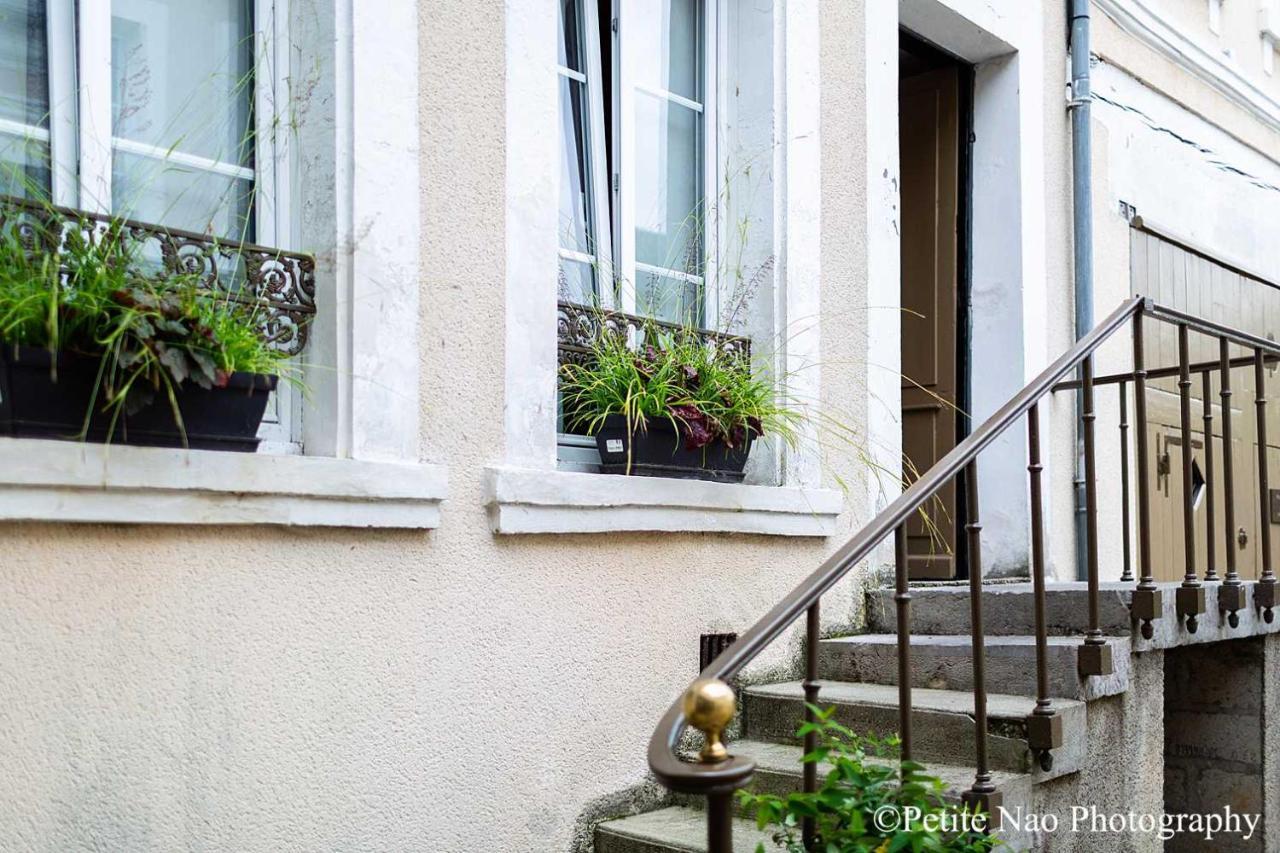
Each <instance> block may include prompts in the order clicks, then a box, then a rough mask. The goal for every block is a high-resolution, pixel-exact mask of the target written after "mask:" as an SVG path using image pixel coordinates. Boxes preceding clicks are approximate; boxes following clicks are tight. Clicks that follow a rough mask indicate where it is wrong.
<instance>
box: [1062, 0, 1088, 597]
mask: <svg viewBox="0 0 1280 853" xmlns="http://www.w3.org/2000/svg"><path fill="white" fill-rule="evenodd" d="M1090 2H1091V0H1067V4H1068V12H1069V14H1070V17H1071V36H1070V39H1071V41H1070V46H1071V99H1070V100H1069V101H1068V102H1067V109H1068V110H1069V111H1070V113H1071V210H1072V224H1073V237H1074V239H1073V240H1072V243H1073V248H1074V252H1075V309H1076V310H1075V332H1076V333H1075V339H1076V340H1079V339H1080V338H1081V337H1083V336H1084V335H1086V334H1088V332H1089V330H1090V329H1092V328H1093V143H1092V137H1091V134H1090V128H1089V123H1090V109H1089V107H1090V100H1091V99H1092V90H1091V89H1090V83H1089V4H1090ZM1082 405H1083V401H1082V398H1081V395H1079V394H1077V395H1076V431H1075V434H1076V466H1075V477H1074V482H1073V485H1074V497H1075V516H1074V518H1075V534H1076V577H1077V578H1079V579H1082V580H1083V579H1084V578H1086V577H1087V576H1088V561H1087V557H1086V555H1087V554H1088V531H1087V527H1086V518H1085V489H1084V486H1085V482H1084V434H1083V430H1082V429H1081V423H1082V421H1081V416H1082V415H1083V408H1082Z"/></svg>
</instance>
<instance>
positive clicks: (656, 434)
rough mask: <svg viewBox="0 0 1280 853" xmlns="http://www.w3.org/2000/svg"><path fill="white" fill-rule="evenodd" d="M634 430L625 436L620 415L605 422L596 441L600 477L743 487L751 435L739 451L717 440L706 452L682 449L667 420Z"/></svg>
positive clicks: (653, 420)
mask: <svg viewBox="0 0 1280 853" xmlns="http://www.w3.org/2000/svg"><path fill="white" fill-rule="evenodd" d="M632 427H633V429H632V431H631V432H630V433H628V432H627V419H626V418H625V417H624V416H622V415H608V416H607V417H606V418H605V419H604V423H603V424H601V427H600V431H599V432H598V433H597V434H596V436H595V439H596V447H597V448H598V449H599V451H600V471H601V472H602V473H605V474H630V475H632V476H635V477H674V478H677V479H681V480H712V481H715V482H719V483H741V482H742V478H743V476H744V470H743V469H745V468H746V465H747V456H748V455H750V453H751V438H752V437H751V436H750V435H748V437H747V440H746V441H745V442H743V443H742V444H741V445H739V446H737V447H729V446H728V445H727V444H725V443H724V442H723V441H719V440H717V441H713V442H712V443H711V444H708V445H707V446H706V447H699V448H693V449H690V448H688V447H686V446H685V436H684V434H683V432H682V431H681V430H679V429H677V427H676V425H675V424H673V423H671V421H669V420H667V419H666V418H651V419H650V420H649V421H648V422H647V423H646V424H645V426H644V427H643V428H641V427H640V426H639V425H638V424H634V423H633V424H632ZM628 463H630V464H629V466H628Z"/></svg>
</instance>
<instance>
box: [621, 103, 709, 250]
mask: <svg viewBox="0 0 1280 853" xmlns="http://www.w3.org/2000/svg"><path fill="white" fill-rule="evenodd" d="M635 101H636V148H635V150H636V180H635V187H634V188H633V192H634V194H635V216H636V260H637V261H638V262H640V263H642V264H650V265H652V266H657V267H665V268H666V269H674V270H680V271H681V272H687V273H689V274H691V275H701V273H702V221H701V219H702V204H701V202H702V192H703V191H702V163H703V157H702V116H701V114H699V113H697V112H695V111H694V110H691V109H689V108H688V107H685V106H681V105H680V104H675V103H672V102H670V101H667V100H666V99H665V98H657V97H653V96H651V95H648V94H645V93H644V92H636V98H635Z"/></svg>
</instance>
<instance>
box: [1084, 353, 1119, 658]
mask: <svg viewBox="0 0 1280 853" xmlns="http://www.w3.org/2000/svg"><path fill="white" fill-rule="evenodd" d="M1081 367H1082V368H1083V369H1082V370H1081V385H1080V394H1081V401H1082V404H1083V405H1082V412H1083V414H1082V415H1081V421H1082V425H1083V427H1084V496H1085V533H1086V538H1087V539H1088V543H1087V547H1088V553H1087V554H1086V558H1087V564H1086V568H1087V570H1088V576H1089V577H1088V580H1089V627H1088V629H1087V630H1086V631H1085V632H1084V643H1083V644H1081V646H1080V650H1079V652H1078V659H1077V663H1078V666H1079V670H1080V674H1081V675H1084V676H1088V675H1109V674H1111V672H1113V671H1114V669H1115V666H1114V665H1113V663H1112V661H1111V646H1109V645H1108V644H1107V641H1106V640H1104V639H1103V638H1102V628H1101V627H1100V622H1101V619H1100V618H1099V614H1098V587H1099V583H1098V456H1097V452H1096V449H1095V448H1094V435H1093V423H1094V421H1095V420H1097V418H1098V416H1097V414H1096V413H1095V412H1094V410H1093V356H1092V355H1091V356H1088V357H1087V358H1086V359H1085V360H1084V364H1083V365H1082V366H1081Z"/></svg>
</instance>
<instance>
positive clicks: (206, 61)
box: [111, 0, 254, 239]
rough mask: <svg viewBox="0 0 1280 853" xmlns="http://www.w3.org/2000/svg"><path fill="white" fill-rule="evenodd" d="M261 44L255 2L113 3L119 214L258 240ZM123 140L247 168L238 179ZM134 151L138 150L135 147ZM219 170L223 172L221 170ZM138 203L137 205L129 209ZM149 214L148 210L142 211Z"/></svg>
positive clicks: (117, 0) (113, 95) (115, 201)
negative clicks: (161, 161) (169, 215)
mask: <svg viewBox="0 0 1280 853" xmlns="http://www.w3.org/2000/svg"><path fill="white" fill-rule="evenodd" d="M253 66H254V40H253V18H252V0H203V2H200V3H185V2H184V3H175V2H164V0H112V4H111V77H112V87H111V116H112V134H113V136H114V137H116V139H117V150H116V153H115V161H114V163H113V170H112V171H113V185H112V200H113V207H114V208H115V209H116V210H117V211H118V212H122V213H126V214H127V215H130V216H135V217H138V218H152V217H153V213H154V212H155V211H157V210H171V211H174V214H173V215H174V216H177V217H178V218H177V219H166V220H164V224H167V225H174V226H176V227H184V228H193V229H195V230H201V231H203V230H206V229H208V228H211V227H212V228H213V233H215V234H218V235H219V236H224V237H228V238H234V239H241V238H247V237H251V236H252V234H251V233H250V232H249V227H248V226H249V221H248V213H249V210H250V206H249V205H247V204H246V203H245V198H246V196H247V194H248V192H249V185H250V184H251V181H250V180H248V178H249V174H250V172H249V171H248V170H250V169H251V168H252V166H253V148H254V139H253V134H252V104H253V91H254V87H253ZM120 140H124V141H127V142H129V143H140V144H142V145H145V146H152V147H154V148H155V154H156V156H159V157H164V156H165V155H166V153H167V152H170V151H172V152H173V154H172V155H171V159H174V160H181V155H191V156H194V157H196V158H200V162H203V161H213V163H216V164H219V165H221V166H223V167H232V168H238V169H243V170H244V171H243V172H241V173H240V176H239V177H231V176H229V175H225V174H217V173H216V172H212V171H209V170H205V169H200V168H194V167H193V164H191V163H190V162H185V163H179V164H174V163H172V162H171V163H168V164H165V168H163V169H160V170H157V169H156V168H155V166H156V163H155V162H154V161H152V160H151V159H150V158H142V157H138V156H136V155H137V153H138V152H137V151H134V152H132V153H129V152H122V151H120V150H119V145H120ZM131 147H132V148H135V149H136V147H137V146H136V145H135V146H131ZM222 171H224V172H225V171H226V168H223V169H222ZM130 204H132V206H128V205H130ZM144 211H146V212H145V213H144Z"/></svg>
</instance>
